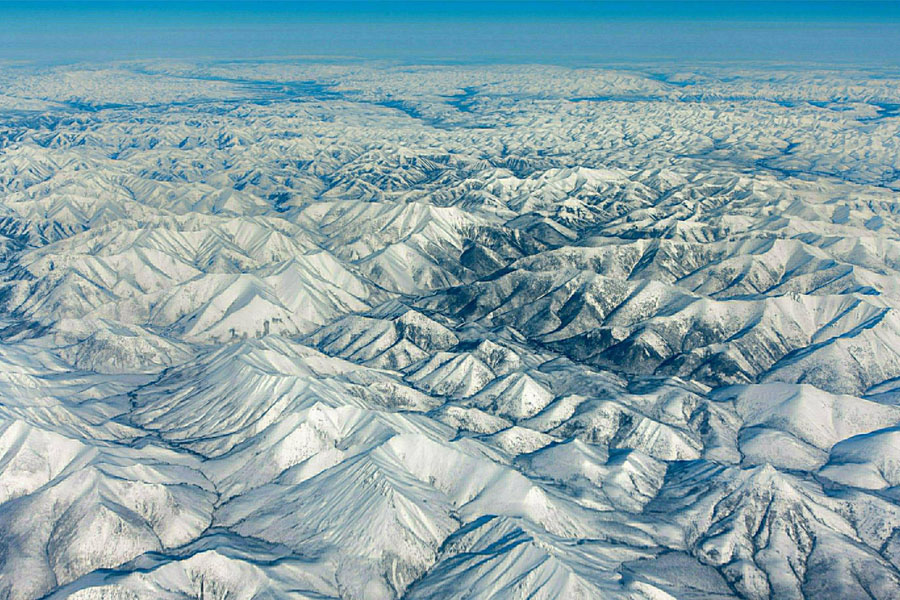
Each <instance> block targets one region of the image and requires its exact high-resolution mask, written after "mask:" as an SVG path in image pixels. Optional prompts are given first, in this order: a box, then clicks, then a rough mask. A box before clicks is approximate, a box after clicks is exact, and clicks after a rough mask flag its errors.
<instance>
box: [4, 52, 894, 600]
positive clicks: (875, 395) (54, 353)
mask: <svg viewBox="0 0 900 600" xmlns="http://www.w3.org/2000/svg"><path fill="white" fill-rule="evenodd" d="M0 82H2V86H0V87H2V93H0V309H2V311H0V599H10V600H32V599H38V598H69V597H71V598H76V599H81V600H91V599H132V600H134V599H137V600H144V599H147V600H151V599H153V600H156V599H163V600H176V599H184V598H201V599H203V600H208V599H216V600H224V599H229V600H232V599H247V600H250V599H262V598H298V599H300V598H307V599H317V600H321V599H324V598H342V599H360V600H370V599H372V600H382V599H385V600H387V599H399V598H409V599H413V598H433V599H438V598H440V599H447V598H459V599H463V598H467V599H471V598H479V599H480V598H485V599H487V598H492V599H513V600H525V599H547V600H549V599H557V598H561V599H579V598H581V599H595V598H627V599H631V600H635V599H648V600H651V599H652V600H656V599H663V598H678V599H706V598H745V599H753V600H759V599H764V598H779V599H790V598H798V599H799V598H809V599H815V600H821V599H831V598H835V599H837V598H841V599H843V598H877V599H885V600H888V599H895V598H898V597H900V316H898V315H900V313H898V309H900V208H898V207H900V116H898V112H897V106H900V73H897V72H893V71H890V70H886V69H882V70H866V69H860V68H854V69H849V68H848V69H830V70H826V69H814V68H810V67H804V68H798V69H792V68H789V67H779V68H777V69H775V68H769V67H754V68H743V69H736V68H735V67H734V66H733V65H732V66H728V67H725V66H721V67H720V66H716V65H711V64H707V65H703V66H699V67H679V68H677V69H676V68H675V67H673V66H671V65H668V66H667V65H653V66H652V67H647V68H646V69H644V68H637V67H633V68H628V69H621V70H615V69H605V70H604V69H569V68H563V67H547V66H510V67H504V66H466V67H462V66H460V67H453V66H429V67H411V66H403V67H394V66H389V65H383V64H379V65H373V64H367V63H352V62H346V61H344V62H339V63H328V64H326V63H318V62H314V61H313V62H310V61H307V62H290V61H278V62H255V63H251V62H236V63H227V62H216V63H193V62H182V61H179V62H174V61H170V62H157V61H144V62H138V63H123V64H117V65H111V66H110V65H87V66H84V65H82V66H65V67H42V68H37V67H28V66H22V65H17V64H0Z"/></svg>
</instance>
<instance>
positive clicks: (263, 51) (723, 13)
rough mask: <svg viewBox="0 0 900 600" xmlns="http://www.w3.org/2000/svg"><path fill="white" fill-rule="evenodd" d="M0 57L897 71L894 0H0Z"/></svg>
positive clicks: (899, 38) (898, 14)
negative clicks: (314, 58) (709, 63)
mask: <svg viewBox="0 0 900 600" xmlns="http://www.w3.org/2000/svg"><path fill="white" fill-rule="evenodd" d="M0 19H2V21H3V23H4V26H3V27H2V28H0V59H10V60H36V61H41V62H72V61H81V60H116V59H135V58H192V57H208V58H223V59H233V58H254V57H262V56H290V55H310V54H315V55H332V56H338V55H340V56H356V57H359V58H369V59H389V60H400V61H408V62H441V61H448V62H470V61H475V62H553V63H575V64H593V63H598V62H607V61H628V60H637V61H645V60H691V61H703V60H761V61H784V62H825V63H854V64H877V65H885V64H887V65H898V64H900V49H898V47H900V2H512V1H507V2H468V1H449V2H421V1H420V2H409V1H407V2H378V1H371V0H370V1H365V0H360V1H356V2H266V1H256V2H174V1H170V2H121V1H120V2H0Z"/></svg>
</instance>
